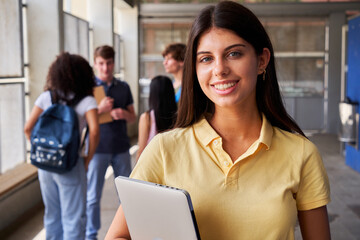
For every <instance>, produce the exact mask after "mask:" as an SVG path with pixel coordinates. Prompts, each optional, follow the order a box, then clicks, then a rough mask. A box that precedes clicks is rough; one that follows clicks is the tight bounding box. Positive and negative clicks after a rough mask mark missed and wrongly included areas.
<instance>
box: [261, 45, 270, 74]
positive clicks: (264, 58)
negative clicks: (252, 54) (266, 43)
mask: <svg viewBox="0 0 360 240" xmlns="http://www.w3.org/2000/svg"><path fill="white" fill-rule="evenodd" d="M270 55H271V53H270V50H269V49H268V48H264V49H263V52H262V53H261V54H260V55H259V57H258V74H262V73H263V72H264V70H265V69H266V67H267V65H268V64H269V61H270Z"/></svg>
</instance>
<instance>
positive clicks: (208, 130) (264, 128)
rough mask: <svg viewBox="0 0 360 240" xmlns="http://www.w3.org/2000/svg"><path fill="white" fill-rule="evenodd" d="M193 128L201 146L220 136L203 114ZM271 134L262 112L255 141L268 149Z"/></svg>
mask: <svg viewBox="0 0 360 240" xmlns="http://www.w3.org/2000/svg"><path fill="white" fill-rule="evenodd" d="M193 129H194V132H195V135H196V136H197V138H198V140H199V142H200V143H201V144H202V145H203V146H208V145H209V144H210V143H211V142H212V141H214V140H215V139H217V138H221V137H220V136H219V134H218V133H217V132H216V131H215V130H214V129H213V128H212V127H211V125H210V124H209V122H208V121H207V120H206V118H205V117H204V116H203V117H202V118H201V119H200V121H198V122H197V123H195V124H194V125H193ZM272 136H273V127H272V126H271V124H270V122H269V121H268V120H267V119H266V117H265V115H264V114H262V125H261V130H260V137H259V139H258V140H257V141H258V142H259V143H262V144H264V145H265V146H266V149H267V150H268V149H269V148H270V146H271V140H272Z"/></svg>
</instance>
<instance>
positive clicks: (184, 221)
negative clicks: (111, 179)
mask: <svg viewBox="0 0 360 240" xmlns="http://www.w3.org/2000/svg"><path fill="white" fill-rule="evenodd" d="M115 185H116V189H117V191H118V195H119V198H120V201H121V205H122V208H123V210H124V214H125V218H126V222H127V225H128V228H129V232H130V235H131V238H132V239H135V240H148V239H149V240H168V239H171V240H184V239H186V240H200V234H199V230H198V227H197V223H196V219H195V213H194V209H193V206H192V203H191V199H190V195H189V193H187V192H186V191H185V190H183V189H178V188H173V187H169V186H164V185H160V184H155V183H150V182H145V181H140V180H136V179H131V178H127V177H122V176H119V177H117V178H116V179H115Z"/></svg>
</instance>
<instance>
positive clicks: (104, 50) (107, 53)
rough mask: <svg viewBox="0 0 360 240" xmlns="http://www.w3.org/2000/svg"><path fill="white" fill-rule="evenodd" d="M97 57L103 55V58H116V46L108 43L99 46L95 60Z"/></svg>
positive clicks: (95, 53) (95, 52)
mask: <svg viewBox="0 0 360 240" xmlns="http://www.w3.org/2000/svg"><path fill="white" fill-rule="evenodd" d="M97 57H102V58H103V59H114V58H115V51H114V48H113V47H110V46H108V45H103V46H99V47H97V48H96V49H95V51H94V60H95V59H96V58H97Z"/></svg>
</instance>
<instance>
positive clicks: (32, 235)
mask: <svg viewBox="0 0 360 240" xmlns="http://www.w3.org/2000/svg"><path fill="white" fill-rule="evenodd" d="M309 138H310V140H311V141H313V142H314V143H315V144H316V145H317V147H318V148H319V150H320V152H321V154H322V156H323V159H324V164H325V167H326V169H327V172H328V175H329V179H330V186H331V199H332V200H331V202H330V204H329V205H328V213H329V220H330V228H331V235H332V239H333V240H360V173H358V172H356V171H354V170H353V169H351V168H350V167H349V166H347V165H345V163H344V157H343V156H342V155H341V154H340V143H339V141H338V140H337V136H335V135H329V134H315V135H313V136H310V137H309ZM106 177H107V180H106V182H105V186H104V192H103V198H102V201H101V220H102V227H101V229H100V232H99V236H98V239H99V240H100V239H104V237H105V234H106V232H107V229H108V227H109V226H110V224H111V221H112V218H113V216H114V214H115V212H116V209H117V207H118V204H119V200H118V197H117V194H116V190H115V186H114V183H113V175H112V172H111V170H109V171H108V172H107V176H106ZM42 216H43V209H42V208H40V209H38V210H37V211H34V213H33V214H32V216H31V217H29V219H27V220H26V221H25V220H24V221H22V223H21V224H19V227H18V228H17V229H14V231H13V232H12V233H11V234H10V235H9V236H7V237H5V238H2V237H0V238H1V239H3V240H18V239H23V240H30V239H34V240H43V239H45V232H44V230H43V224H42ZM296 239H301V235H300V231H299V227H296Z"/></svg>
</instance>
